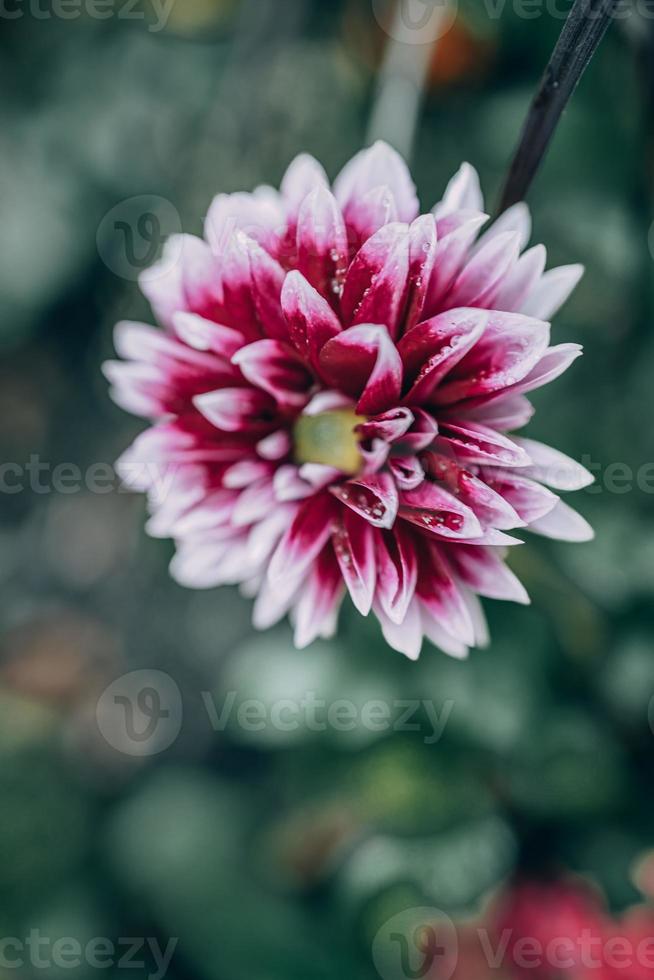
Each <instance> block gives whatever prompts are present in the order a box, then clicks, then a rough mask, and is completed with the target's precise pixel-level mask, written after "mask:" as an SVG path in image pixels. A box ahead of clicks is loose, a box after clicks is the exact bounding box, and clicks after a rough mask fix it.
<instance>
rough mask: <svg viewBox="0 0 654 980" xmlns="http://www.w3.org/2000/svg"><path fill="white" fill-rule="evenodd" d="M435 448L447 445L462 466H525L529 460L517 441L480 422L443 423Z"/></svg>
mask: <svg viewBox="0 0 654 980" xmlns="http://www.w3.org/2000/svg"><path fill="white" fill-rule="evenodd" d="M436 445H437V446H438V445H444V446H447V447H448V449H449V450H450V451H453V452H454V453H455V454H456V456H457V457H459V459H460V460H461V461H462V462H463V463H477V464H479V465H481V466H483V465H487V466H528V465H529V464H530V462H531V459H530V457H529V455H528V454H527V452H526V451H525V450H524V449H523V448H522V447H521V446H520V445H519V444H518V442H517V440H512V439H509V437H508V436H505V435H502V434H501V433H500V432H495V431H494V430H493V429H490V428H489V427H488V426H485V425H482V424H481V423H479V422H467V423H466V425H456V424H455V423H453V422H444V423H443V424H442V426H441V429H440V433H439V435H438V438H437V440H436Z"/></svg>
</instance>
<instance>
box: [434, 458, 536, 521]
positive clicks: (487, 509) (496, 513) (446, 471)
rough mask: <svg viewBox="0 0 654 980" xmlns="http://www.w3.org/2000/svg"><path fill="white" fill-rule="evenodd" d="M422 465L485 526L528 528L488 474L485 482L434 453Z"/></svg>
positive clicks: (520, 515)
mask: <svg viewBox="0 0 654 980" xmlns="http://www.w3.org/2000/svg"><path fill="white" fill-rule="evenodd" d="M422 462H423V466H424V467H425V470H426V472H427V475H428V476H429V478H430V480H432V481H435V482H436V483H438V484H439V485H441V486H442V487H444V488H445V489H446V490H448V491H449V492H450V493H451V494H453V495H454V496H455V497H456V498H457V500H460V501H461V503H463V504H465V505H466V507H469V508H470V509H471V510H472V511H473V512H474V513H475V515H476V516H477V517H478V519H479V521H480V523H481V524H482V525H491V526H492V527H496V528H499V529H500V530H501V531H510V530H513V528H516V527H522V526H524V523H525V521H526V518H525V519H523V518H522V514H520V512H519V511H518V509H517V508H516V507H515V506H514V505H513V502H512V501H511V500H510V499H507V498H506V497H504V496H503V495H502V490H501V488H496V487H495V486H494V484H492V483H491V481H490V480H489V479H488V477H487V475H486V471H485V470H484V473H483V479H481V478H479V477H476V476H475V475H474V474H473V473H470V472H469V471H468V470H466V469H464V468H463V467H462V466H459V464H458V463H457V462H455V460H453V459H451V458H450V457H448V456H441V455H440V454H438V453H434V452H427V453H425V455H424V456H423V457H422Z"/></svg>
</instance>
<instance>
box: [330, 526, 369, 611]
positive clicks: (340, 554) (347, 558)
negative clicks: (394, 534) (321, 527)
mask: <svg viewBox="0 0 654 980" xmlns="http://www.w3.org/2000/svg"><path fill="white" fill-rule="evenodd" d="M374 535H375V532H374V530H373V528H372V527H371V525H370V524H369V522H368V521H367V520H364V519H363V518H361V517H359V516H358V515H357V514H355V513H354V511H352V510H350V509H349V508H346V509H344V510H343V512H342V515H341V518H340V520H339V521H338V522H337V523H336V525H335V527H334V532H333V534H332V544H333V546H334V551H335V553H336V558H337V561H338V564H339V567H340V569H341V574H342V576H343V579H344V581H345V584H346V586H347V588H348V591H349V593H350V596H351V597H352V602H353V603H354V605H355V606H356V608H357V609H358V610H359V612H360V613H361V615H362V616H367V615H368V613H369V612H370V610H371V608H372V600H373V597H374V594H375V584H376V581H377V564H376V560H375V538H374Z"/></svg>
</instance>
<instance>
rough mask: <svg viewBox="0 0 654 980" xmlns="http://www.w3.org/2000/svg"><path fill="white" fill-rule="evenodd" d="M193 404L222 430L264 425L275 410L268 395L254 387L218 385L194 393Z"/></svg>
mask: <svg viewBox="0 0 654 980" xmlns="http://www.w3.org/2000/svg"><path fill="white" fill-rule="evenodd" d="M193 404H194V405H195V407H196V408H197V409H198V411H199V412H201V413H202V415H204V417H205V418H206V419H208V420H209V421H210V422H211V423H212V425H215V426H216V428H218V429H222V431H223V432H243V431H246V430H256V429H260V428H264V429H265V428H267V427H268V426H269V425H270V422H271V419H272V417H273V415H274V411H275V403H274V401H273V399H272V398H271V397H270V395H267V394H266V393H265V392H263V391H259V390H257V389H255V388H221V389H219V390H218V391H209V392H207V393H206V394H204V395H196V396H195V398H194V399H193Z"/></svg>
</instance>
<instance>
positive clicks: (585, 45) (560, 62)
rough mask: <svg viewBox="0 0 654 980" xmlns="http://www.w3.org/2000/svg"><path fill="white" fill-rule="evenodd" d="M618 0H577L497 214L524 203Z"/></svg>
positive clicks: (536, 100) (531, 112) (529, 117)
mask: <svg viewBox="0 0 654 980" xmlns="http://www.w3.org/2000/svg"><path fill="white" fill-rule="evenodd" d="M619 2H620V0H575V3H574V5H573V7H572V10H571V11H570V14H569V16H568V19H567V20H566V22H565V25H564V27H563V30H562V31H561V36H560V37H559V40H558V42H557V44H556V47H555V48H554V51H553V53H552V57H551V58H550V60H549V63H548V65H547V68H546V69H545V74H544V75H543V78H542V80H541V83H540V86H539V88H538V91H537V93H536V95H535V97H534V100H533V102H532V104H531V106H530V109H529V114H528V115H527V120H526V122H525V125H524V128H523V131H522V136H521V138H520V143H519V145H518V149H517V151H516V154H515V156H514V158H513V162H512V164H511V168H510V170H509V175H508V177H507V180H506V184H505V185H504V191H503V193H502V199H501V203H500V213H501V212H502V211H505V210H506V209H507V208H508V207H510V206H511V205H512V204H515V203H516V202H517V201H522V200H523V199H524V198H525V196H526V194H527V191H528V190H529V188H530V186H531V183H532V181H533V179H534V177H535V176H536V174H537V172H538V169H539V167H540V165H541V163H542V162H543V159H544V157H545V154H546V152H547V149H548V147H549V144H550V142H551V140H552V137H553V135H554V132H555V130H556V127H557V124H558V122H559V119H560V118H561V114H562V112H563V110H564V109H565V107H566V105H567V104H568V101H569V99H570V97H571V95H572V93H573V92H574V90H575V89H576V87H577V85H578V83H579V81H580V79H581V76H582V75H583V73H584V71H585V70H586V68H587V67H588V65H589V63H590V60H591V58H592V57H593V55H594V54H595V51H596V50H597V48H598V46H599V43H600V41H601V40H602V38H603V37H604V34H605V33H606V30H607V28H608V26H609V24H610V22H611V18H612V17H613V14H614V12H615V8H616V7H617V5H618V3H619Z"/></svg>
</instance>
